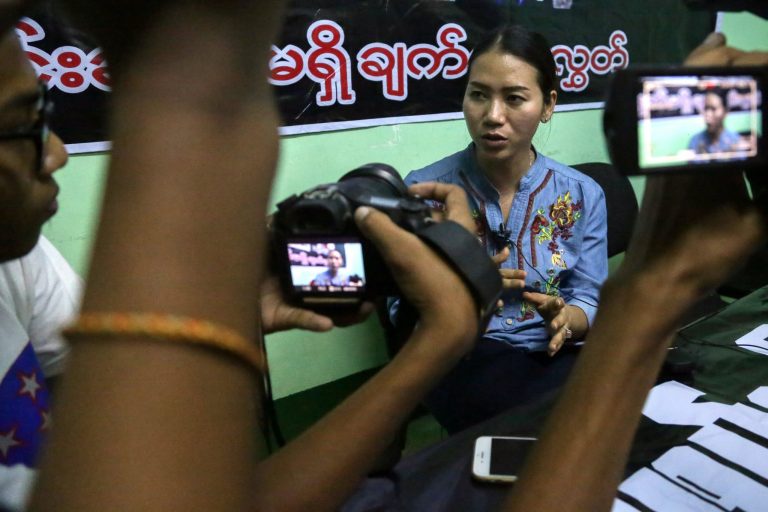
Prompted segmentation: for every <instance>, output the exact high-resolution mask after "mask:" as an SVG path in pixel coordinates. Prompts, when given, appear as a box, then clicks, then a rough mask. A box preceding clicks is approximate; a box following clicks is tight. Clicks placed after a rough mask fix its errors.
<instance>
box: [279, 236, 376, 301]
mask: <svg viewBox="0 0 768 512" xmlns="http://www.w3.org/2000/svg"><path fill="white" fill-rule="evenodd" d="M287 249H288V262H289V265H290V270H291V282H292V284H293V289H294V292H295V293H298V294H299V295H307V294H309V295H314V296H323V295H332V296H334V297H339V296H342V297H343V296H345V295H349V296H354V297H357V296H360V295H362V294H363V293H364V292H365V284H366V277H365V265H364V262H363V246H362V244H361V243H360V242H359V241H354V240H352V241H350V240H343V239H334V240H328V239H324V240H302V241H298V240H289V241H288V244H287Z"/></svg>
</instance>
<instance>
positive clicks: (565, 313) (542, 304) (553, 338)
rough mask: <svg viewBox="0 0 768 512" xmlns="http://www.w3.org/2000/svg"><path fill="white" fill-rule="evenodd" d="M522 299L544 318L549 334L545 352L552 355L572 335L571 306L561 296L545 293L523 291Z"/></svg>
mask: <svg viewBox="0 0 768 512" xmlns="http://www.w3.org/2000/svg"><path fill="white" fill-rule="evenodd" d="M523 300H525V301H526V302H528V303H530V304H532V305H533V306H534V307H535V308H536V311H538V312H539V314H540V315H541V317H542V318H543V319H544V324H545V325H546V327H547V333H548V334H549V336H550V340H549V345H548V346H547V354H549V355H550V356H554V355H555V354H557V352H558V350H560V349H561V348H562V346H563V345H564V344H565V342H566V341H569V340H570V339H571V338H572V337H573V331H572V330H571V324H572V322H571V313H572V311H571V308H570V307H569V306H567V305H566V303H565V301H564V300H563V299H562V297H553V296H551V295H547V294H545V293H537V292H525V293H523Z"/></svg>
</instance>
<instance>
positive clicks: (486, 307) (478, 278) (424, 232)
mask: <svg viewBox="0 0 768 512" xmlns="http://www.w3.org/2000/svg"><path fill="white" fill-rule="evenodd" d="M416 235H417V236H418V237H419V238H421V239H422V240H423V241H424V242H425V243H426V244H427V245H429V246H430V247H431V248H432V249H434V250H435V251H436V252H437V253H438V254H440V256H442V257H443V259H444V260H446V261H447V262H448V263H450V265H451V266H452V267H453V269H454V270H455V271H456V273H457V274H459V276H461V278H462V279H463V280H464V282H465V283H466V284H467V286H468V287H469V290H470V292H471V293H472V297H473V298H474V299H475V302H477V305H478V307H479V308H480V330H481V332H482V331H485V327H486V326H487V325H488V321H489V320H490V318H491V314H493V312H494V311H496V303H497V302H498V300H499V297H500V296H501V292H502V285H501V276H500V275H499V269H498V268H497V267H496V265H494V264H493V261H492V260H491V258H490V257H489V256H488V253H486V251H485V249H484V248H483V246H482V245H480V243H479V242H478V240H477V238H476V237H475V236H474V235H472V233H470V232H469V231H467V230H466V229H464V228H463V227H462V226H461V225H459V224H457V223H456V222H453V221H450V220H447V221H443V222H438V223H435V224H430V225H428V226H426V227H424V228H421V229H419V230H418V231H416Z"/></svg>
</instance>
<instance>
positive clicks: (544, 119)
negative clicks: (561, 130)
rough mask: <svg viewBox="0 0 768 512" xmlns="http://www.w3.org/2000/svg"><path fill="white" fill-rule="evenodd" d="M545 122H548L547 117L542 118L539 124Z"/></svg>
mask: <svg viewBox="0 0 768 512" xmlns="http://www.w3.org/2000/svg"><path fill="white" fill-rule="evenodd" d="M547 121H549V118H548V117H542V118H541V122H542V123H546V122H547Z"/></svg>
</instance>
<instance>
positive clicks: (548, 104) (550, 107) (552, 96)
mask: <svg viewBox="0 0 768 512" xmlns="http://www.w3.org/2000/svg"><path fill="white" fill-rule="evenodd" d="M544 100H545V101H544V111H543V112H542V114H541V122H542V123H547V122H549V120H550V119H552V114H553V113H554V112H555V105H556V104H557V91H556V90H554V89H552V90H551V91H549V94H548V95H547V96H545V97H544ZM547 100H548V101H547Z"/></svg>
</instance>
